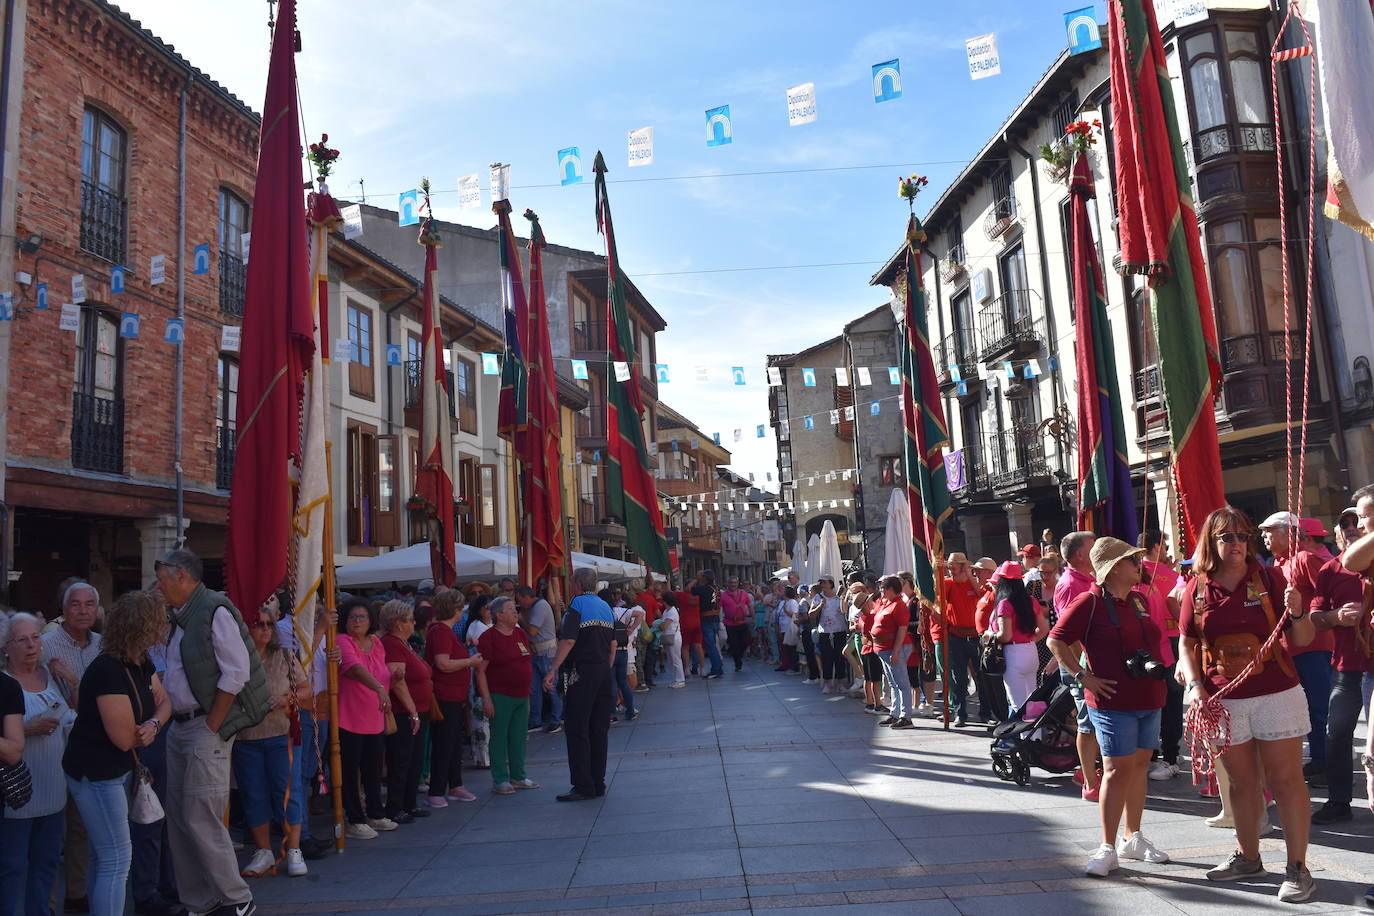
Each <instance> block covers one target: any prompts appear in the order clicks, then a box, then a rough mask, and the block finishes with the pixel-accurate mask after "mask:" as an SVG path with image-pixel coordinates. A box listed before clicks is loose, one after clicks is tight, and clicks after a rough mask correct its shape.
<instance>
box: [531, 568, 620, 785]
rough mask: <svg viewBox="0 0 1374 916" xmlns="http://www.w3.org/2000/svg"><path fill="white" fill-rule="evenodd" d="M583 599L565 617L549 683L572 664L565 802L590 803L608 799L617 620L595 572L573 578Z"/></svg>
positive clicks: (565, 713) (566, 713) (566, 729)
mask: <svg viewBox="0 0 1374 916" xmlns="http://www.w3.org/2000/svg"><path fill="white" fill-rule="evenodd" d="M573 586H574V588H576V590H577V592H578V595H577V597H576V598H574V599H573V600H572V602H571V603H570V604H569V605H568V610H567V611H566V612H565V613H564V614H563V624H562V627H561V628H560V630H559V633H558V654H557V655H556V656H555V657H554V660H553V668H552V670H550V671H549V673H548V674H547V675H546V676H545V678H544V689H545V690H552V689H553V680H554V676H555V674H556V673H557V672H558V669H559V667H560V666H562V664H563V663H564V662H565V661H566V662H568V664H569V670H568V680H567V689H566V691H565V692H564V696H563V731H564V734H565V735H566V736H567V740H568V771H569V773H571V775H572V789H570V790H569V791H568V792H567V793H565V794H563V795H560V796H558V800H559V801H561V802H570V801H587V800H589V799H593V798H596V797H598V796H601V795H605V794H606V741H607V736H608V735H609V734H610V731H611V696H612V693H611V668H612V666H613V664H614V661H615V650H616V642H615V619H614V617H613V616H612V614H611V606H610V605H609V604H607V603H606V602H605V601H602V600H601V599H600V598H598V597H597V596H596V570H593V569H579V570H577V571H576V572H575V573H573Z"/></svg>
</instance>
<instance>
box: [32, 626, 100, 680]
mask: <svg viewBox="0 0 1374 916" xmlns="http://www.w3.org/2000/svg"><path fill="white" fill-rule="evenodd" d="M86 635H87V636H88V637H89V641H88V642H87V643H86V645H84V646H81V645H78V644H77V642H76V640H75V639H72V637H71V634H70V633H68V632H67V631H66V630H64V629H63V628H62V627H58V628H57V629H56V630H49V631H48V632H46V633H44V634H43V636H42V640H43V654H42V656H40V657H39V660H38V661H39V664H42V665H46V664H47V663H48V662H50V661H52V660H53V659H54V658H60V659H62V660H63V661H64V662H66V663H67V664H68V665H70V666H71V669H72V671H74V672H76V677H77V680H80V679H81V676H82V675H83V674H85V673H86V669H87V668H88V667H90V664H91V662H93V661H95V657H96V656H97V655H99V654H100V634H99V633H97V632H95V631H94V630H88V631H87V633H86Z"/></svg>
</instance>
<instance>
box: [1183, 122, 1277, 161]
mask: <svg viewBox="0 0 1374 916" xmlns="http://www.w3.org/2000/svg"><path fill="white" fill-rule="evenodd" d="M1191 145H1192V147H1193V159H1194V161H1195V162H1197V163H1199V164H1201V163H1203V162H1206V161H1207V160H1208V159H1213V158H1215V157H1217V156H1225V155H1226V154H1228V153H1272V152H1274V148H1275V147H1274V129H1273V128H1272V127H1265V126H1261V125H1258V124H1238V125H1231V124H1224V125H1222V126H1221V127H1214V128H1212V129H1211V130H1206V131H1203V132H1202V133H1200V134H1198V135H1197V136H1196V137H1194V138H1193V140H1192V144H1191Z"/></svg>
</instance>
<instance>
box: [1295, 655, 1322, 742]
mask: <svg viewBox="0 0 1374 916" xmlns="http://www.w3.org/2000/svg"><path fill="white" fill-rule="evenodd" d="M1293 665H1294V667H1296V668H1297V669H1298V680H1299V681H1301V682H1302V692H1303V693H1305V694H1307V715H1308V717H1309V718H1310V719H1311V720H1312V731H1311V732H1310V733H1309V734H1308V735H1307V749H1308V750H1309V751H1311V753H1312V766H1313V768H1314V769H1321V768H1322V767H1325V766H1326V712H1327V708H1328V706H1330V704H1331V653H1330V652H1304V653H1303V654H1301V655H1295V656H1293Z"/></svg>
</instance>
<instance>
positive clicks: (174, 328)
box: [162, 318, 186, 344]
mask: <svg viewBox="0 0 1374 916" xmlns="http://www.w3.org/2000/svg"><path fill="white" fill-rule="evenodd" d="M185 339H186V320H185V319H183V318H168V319H167V328H166V330H164V331H163V332H162V340H163V341H164V342H165V343H169V344H179V343H181V342H182V341H183V340H185Z"/></svg>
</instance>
